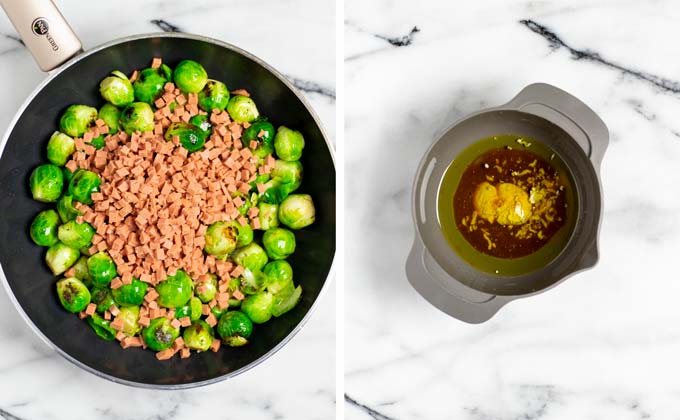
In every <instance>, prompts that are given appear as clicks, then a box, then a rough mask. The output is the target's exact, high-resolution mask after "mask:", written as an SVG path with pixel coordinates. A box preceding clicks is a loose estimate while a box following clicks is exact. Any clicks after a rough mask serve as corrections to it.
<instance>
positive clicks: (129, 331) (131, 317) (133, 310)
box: [114, 290, 140, 336]
mask: <svg viewBox="0 0 680 420" xmlns="http://www.w3.org/2000/svg"><path fill="white" fill-rule="evenodd" d="M114 291H115V290H114ZM116 318H118V319H122V320H123V328H121V331H122V332H123V334H125V335H127V336H133V335H136V334H137V333H138V332H139V330H140V327H139V323H138V321H139V306H123V307H122V308H120V313H119V314H118V316H116Z"/></svg>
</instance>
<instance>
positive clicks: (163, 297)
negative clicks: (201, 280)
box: [156, 270, 193, 308]
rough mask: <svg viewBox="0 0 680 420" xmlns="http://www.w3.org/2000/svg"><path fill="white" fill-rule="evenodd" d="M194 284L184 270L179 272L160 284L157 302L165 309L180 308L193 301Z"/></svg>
mask: <svg viewBox="0 0 680 420" xmlns="http://www.w3.org/2000/svg"><path fill="white" fill-rule="evenodd" d="M192 286H193V283H192V281H191V278H190V277H189V276H188V275H187V273H185V272H184V271H183V270H177V272H176V273H175V275H174V276H168V277H167V278H166V279H165V280H163V281H162V282H160V283H158V285H157V286H156V292H158V299H156V301H157V302H158V304H159V305H160V306H163V307H165V308H179V307H181V306H184V305H186V304H187V302H189V299H191V292H192Z"/></svg>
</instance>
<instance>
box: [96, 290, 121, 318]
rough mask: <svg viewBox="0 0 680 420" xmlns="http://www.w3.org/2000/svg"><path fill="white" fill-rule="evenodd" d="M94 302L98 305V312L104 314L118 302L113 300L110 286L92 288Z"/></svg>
mask: <svg viewBox="0 0 680 420" xmlns="http://www.w3.org/2000/svg"><path fill="white" fill-rule="evenodd" d="M92 303H94V304H96V305H97V312H99V313H100V314H103V313H104V312H106V311H108V310H109V308H110V307H111V306H112V305H115V304H116V302H115V301H114V300H113V295H112V294H111V289H109V288H108V287H94V288H93V289H92Z"/></svg>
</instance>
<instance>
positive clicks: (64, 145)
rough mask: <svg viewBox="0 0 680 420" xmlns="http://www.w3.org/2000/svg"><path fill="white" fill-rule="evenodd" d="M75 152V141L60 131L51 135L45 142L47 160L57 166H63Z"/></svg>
mask: <svg viewBox="0 0 680 420" xmlns="http://www.w3.org/2000/svg"><path fill="white" fill-rule="evenodd" d="M75 151H76V141H75V140H73V138H71V137H69V136H67V135H66V134H64V133H62V132H60V131H55V132H54V133H52V136H51V137H50V139H49V140H48V141H47V160H49V161H50V162H52V163H53V164H55V165H57V166H64V165H65V164H66V162H68V159H69V158H70V157H71V155H72V154H73V152H75Z"/></svg>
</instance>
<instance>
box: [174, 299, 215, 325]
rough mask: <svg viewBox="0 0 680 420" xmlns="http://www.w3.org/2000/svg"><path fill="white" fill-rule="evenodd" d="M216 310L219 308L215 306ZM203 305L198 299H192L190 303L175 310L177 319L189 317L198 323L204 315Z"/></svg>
mask: <svg viewBox="0 0 680 420" xmlns="http://www.w3.org/2000/svg"><path fill="white" fill-rule="evenodd" d="M214 307H215V308H216V307H217V306H214ZM202 311H203V303H202V302H201V300H200V299H199V298H197V297H192V298H191V299H190V300H189V303H188V304H186V305H184V306H181V307H179V308H176V309H175V318H177V319H180V318H184V317H185V316H188V317H189V318H190V319H191V320H192V321H196V320H197V319H199V318H200V317H201V315H202Z"/></svg>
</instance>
